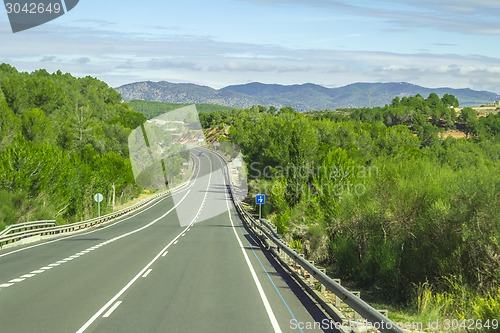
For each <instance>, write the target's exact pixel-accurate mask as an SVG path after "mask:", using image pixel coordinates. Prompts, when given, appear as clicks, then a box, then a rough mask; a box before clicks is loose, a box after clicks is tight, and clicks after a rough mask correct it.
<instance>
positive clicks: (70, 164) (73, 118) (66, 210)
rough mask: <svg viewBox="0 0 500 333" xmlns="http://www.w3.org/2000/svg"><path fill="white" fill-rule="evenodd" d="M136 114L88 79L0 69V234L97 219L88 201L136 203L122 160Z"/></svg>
mask: <svg viewBox="0 0 500 333" xmlns="http://www.w3.org/2000/svg"><path fill="white" fill-rule="evenodd" d="M144 120H145V118H144V116H143V115H142V114H140V113H138V112H136V111H135V110H133V109H132V108H131V107H130V106H129V105H128V104H127V103H122V100H121V96H120V95H119V94H118V93H117V92H116V91H115V90H114V89H112V88H110V87H108V86H107V85H106V84H105V83H104V82H101V81H99V80H97V79H95V78H92V77H84V78H75V77H73V76H71V75H70V74H63V73H62V72H60V71H58V72H56V73H54V74H49V73H48V72H47V71H45V70H37V71H34V72H32V73H26V72H18V71H17V70H16V69H15V68H14V67H12V66H10V65H8V64H2V65H0V202H1V207H0V227H2V225H4V226H5V225H8V224H11V223H16V222H25V221H29V220H37V219H52V218H55V219H57V221H58V222H59V223H67V222H73V221H78V220H83V219H87V218H90V217H93V216H95V215H96V214H97V212H96V209H95V203H94V202H93V199H92V197H93V195H94V194H95V193H97V192H100V193H102V194H104V197H105V198H106V206H105V207H104V211H105V212H106V211H110V210H111V207H110V206H109V204H110V203H111V195H112V193H113V188H114V192H115V193H116V196H117V198H118V199H117V200H118V201H119V200H120V199H124V200H125V199H128V198H130V197H133V196H135V195H137V194H138V193H139V192H140V189H139V188H137V187H136V186H135V185H134V178H133V175H132V171H131V167H130V161H129V159H128V147H127V138H128V134H129V133H130V131H131V130H132V129H134V128H136V127H137V126H139V125H140V124H142V123H143V122H144Z"/></svg>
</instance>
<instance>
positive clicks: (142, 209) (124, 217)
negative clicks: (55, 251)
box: [0, 170, 199, 258]
mask: <svg viewBox="0 0 500 333" xmlns="http://www.w3.org/2000/svg"><path fill="white" fill-rule="evenodd" d="M198 174H199V170H198ZM193 175H194V174H193ZM192 179H193V177H191V178H190V179H189V180H188V181H187V182H186V183H184V184H182V185H179V186H178V187H177V188H174V189H172V190H171V191H170V193H169V194H167V195H166V196H165V197H163V198H159V199H158V201H156V202H155V200H151V201H150V202H148V203H146V204H145V205H144V206H143V207H140V208H138V210H139V211H138V212H137V211H131V212H128V213H125V214H124V215H122V216H119V217H117V218H116V219H117V221H116V222H114V223H112V224H109V225H106V226H103V227H101V228H99V229H95V230H91V231H87V232H82V233H77V234H76V235H70V236H67V237H61V238H57V239H54V240H51V241H47V242H42V243H39V244H35V245H31V246H27V247H23V248H20V249H17V250H14V251H10V252H7V253H4V254H0V258H1V257H5V256H9V255H12V254H14V253H18V252H22V251H26V250H30V249H33V248H35V247H39V246H43V245H48V244H52V243H55V242H59V241H62V240H66V239H70V238H74V237H79V236H85V235H89V234H92V233H94V232H98V231H102V230H104V229H107V228H110V227H112V226H114V225H117V224H119V223H122V222H125V221H127V220H130V219H131V218H133V217H136V216H137V215H140V214H142V213H144V212H145V211H148V210H150V209H151V208H153V207H154V206H156V205H158V204H159V203H161V202H162V201H164V200H165V199H168V198H169V196H171V195H173V194H174V193H177V192H182V191H185V190H187V189H189V188H190V187H192V186H193V183H191V181H192ZM132 213H135V214H133V215H130V216H127V215H129V214H132Z"/></svg>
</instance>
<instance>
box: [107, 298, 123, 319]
mask: <svg viewBox="0 0 500 333" xmlns="http://www.w3.org/2000/svg"><path fill="white" fill-rule="evenodd" d="M120 304H122V301H118V302H116V303H115V304H114V305H113V306H112V307H111V308H110V309H109V310H108V312H106V313H105V314H104V316H102V317H103V318H108V317H109V316H111V314H112V313H113V312H114V311H115V310H116V308H118V307H119V306H120Z"/></svg>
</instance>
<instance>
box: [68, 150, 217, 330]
mask: <svg viewBox="0 0 500 333" xmlns="http://www.w3.org/2000/svg"><path fill="white" fill-rule="evenodd" d="M209 160H210V159H209ZM211 164H212V163H211V162H210V165H211ZM211 167H212V166H210V168H211ZM210 171H211V169H210ZM198 174H199V170H198ZM211 180H212V173H211V172H210V175H209V178H208V185H207V188H206V191H205V198H206V195H207V193H208V188H209V186H210V182H211ZM193 184H194V183H193ZM190 191H191V190H189V191H188V193H186V195H185V196H184V197H183V198H182V199H181V200H180V201H179V202H178V203H177V205H176V206H175V207H177V206H178V205H180V203H181V202H182V201H183V200H184V199H185V198H186V196H187V195H188V194H189V192H190ZM175 207H173V208H172V209H171V210H173V209H175ZM200 210H201V206H200V209H198V212H200ZM169 212H170V211H168V212H167V213H166V214H168V213H169ZM166 214H165V216H166ZM160 218H162V217H159V218H158V219H160ZM194 221H195V219H193V220H192V221H191V223H189V224H188V225H187V226H186V228H185V229H184V230H182V231H181V232H180V233H179V234H178V235H177V236H176V237H175V238H174V239H172V240H171V241H170V243H168V244H167V246H165V247H164V248H163V249H162V250H161V251H160V252H159V253H158V254H157V255H156V256H155V257H154V258H153V260H151V261H150V262H149V264H147V265H146V266H145V267H144V268H143V269H142V270H141V271H140V272H139V273H137V275H136V276H134V277H133V278H132V280H130V281H129V283H127V284H126V285H125V287H123V288H122V289H121V290H120V291H119V292H118V293H117V294H116V295H115V296H113V298H111V299H110V300H109V301H108V302H107V303H106V304H104V306H103V307H102V308H101V309H99V311H97V312H96V313H95V314H94V315H93V316H92V317H91V318H90V319H89V320H87V322H86V323H85V324H84V325H83V326H82V327H80V329H79V330H78V331H76V333H83V332H85V330H86V329H87V328H89V327H90V325H92V323H93V322H95V321H96V320H97V318H99V316H101V315H102V314H103V313H104V311H106V309H107V308H109V307H110V306H111V304H113V303H114V302H116V300H117V299H118V298H119V297H120V296H122V295H123V294H124V293H125V292H126V291H127V290H128V289H129V288H130V287H131V286H132V285H133V284H134V283H135V282H136V281H137V280H138V279H139V278H140V277H141V276H142V275H143V274H144V272H146V270H148V269H149V267H151V266H152V265H153V264H154V263H155V262H156V261H157V260H158V258H160V256H161V255H162V253H164V252H165V251H167V250H168V248H169V247H170V246H172V244H173V243H174V242H175V241H176V240H177V239H178V238H180V237H181V235H182V233H184V232H186V230H187V229H189V228H191V227H192V226H193V223H194Z"/></svg>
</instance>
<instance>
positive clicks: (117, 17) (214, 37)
mask: <svg viewBox="0 0 500 333" xmlns="http://www.w3.org/2000/svg"><path fill="white" fill-rule="evenodd" d="M353 3H355V4H353ZM0 62H7V63H10V64H12V65H14V66H16V67H17V68H18V69H19V70H23V71H32V70H35V69H39V68H45V69H47V70H49V71H56V70H58V69H60V70H62V71H64V72H71V73H72V74H73V75H75V76H86V75H90V76H94V77H97V78H99V79H102V80H104V81H106V82H107V83H108V84H109V85H111V86H114V87H116V86H119V85H122V84H125V83H130V82H134V81H145V80H152V81H160V80H166V81H171V82H192V83H197V84H204V85H208V86H211V87H214V88H220V87H223V86H226V85H230V84H240V83H247V82H254V81H258V82H264V83H279V84H301V83H306V82H312V83H316V84H320V85H324V86H328V87H337V86H342V85H346V84H349V83H353V82H389V81H397V82H400V81H407V82H411V83H414V84H419V85H423V86H427V87H441V86H447V87H453V88H463V87H469V88H473V89H477V90H489V91H493V92H496V93H500V0H467V1H465V0H440V1H436V0H418V1H417V0H400V1H399V2H397V3H395V2H392V1H389V0H372V1H366V0H358V1H356V2H354V1H351V2H347V1H341V0H212V1H206V0H204V1H198V0H186V1H178V0H176V1H173V0H141V1H139V0H135V1H131V0H120V1H109V0H108V1H103V0H80V3H79V4H78V6H77V7H75V8H74V9H73V10H72V11H70V12H69V13H67V14H66V15H64V16H62V17H60V18H58V19H56V20H54V21H51V22H49V23H47V24H45V25H42V26H39V27H36V28H33V29H30V30H27V31H23V32H19V33H16V34H13V33H12V31H11V28H10V25H9V22H8V18H7V14H6V10H5V8H2V9H0Z"/></svg>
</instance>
